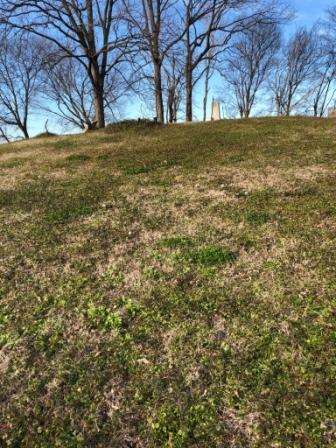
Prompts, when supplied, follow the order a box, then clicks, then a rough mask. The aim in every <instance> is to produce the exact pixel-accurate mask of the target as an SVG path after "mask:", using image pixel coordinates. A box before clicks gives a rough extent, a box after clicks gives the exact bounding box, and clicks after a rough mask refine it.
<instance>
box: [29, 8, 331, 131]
mask: <svg viewBox="0 0 336 448" xmlns="http://www.w3.org/2000/svg"><path fill="white" fill-rule="evenodd" d="M288 2H289V4H290V6H291V7H292V8H293V9H294V10H295V11H296V15H295V18H294V20H293V21H292V23H291V24H290V25H289V26H288V27H287V29H288V32H289V33H290V32H292V31H293V30H295V28H298V27H300V26H307V27H309V26H311V25H313V24H314V23H315V22H316V21H317V20H318V19H320V18H322V17H323V16H324V14H325V11H326V9H327V8H328V7H329V6H332V5H336V0H288ZM199 86H200V87H201V83H200V84H199ZM213 94H216V92H211V93H210V97H211V95H213ZM197 96H199V95H197V94H196V95H195V99H196V102H199V103H201V98H197ZM195 106H196V107H195V114H197V115H198V114H200V108H198V107H197V105H195ZM199 106H201V104H199ZM145 113H146V111H145V110H144V108H143V107H140V105H135V104H134V103H133V104H132V105H131V106H129V107H126V110H124V114H123V118H137V117H139V116H142V115H144V114H145ZM147 115H148V117H152V116H153V113H152V112H151V111H148V112H147ZM44 123H45V120H44V119H41V118H40V117H38V116H33V117H31V120H30V124H31V126H30V128H31V131H32V133H34V134H35V133H38V132H41V131H43V128H44ZM54 129H55V130H56V132H62V130H61V129H59V128H58V126H57V124H56V122H55V123H52V121H51V120H49V130H50V131H52V130H54Z"/></svg>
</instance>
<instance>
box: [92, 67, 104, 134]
mask: <svg viewBox="0 0 336 448" xmlns="http://www.w3.org/2000/svg"><path fill="white" fill-rule="evenodd" d="M89 75H90V78H91V81H92V87H93V104H94V110H95V126H96V128H98V129H101V128H104V127H105V107H104V82H103V81H102V77H101V75H100V73H99V67H98V65H97V64H94V63H92V65H91V70H90V73H89Z"/></svg>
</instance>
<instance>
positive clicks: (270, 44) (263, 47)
mask: <svg viewBox="0 0 336 448" xmlns="http://www.w3.org/2000/svg"><path fill="white" fill-rule="evenodd" d="M279 47H280V30H279V26H278V25H277V24H275V23H271V24H267V23H266V24H264V23H257V24H256V25H255V26H253V27H251V28H248V29H246V30H244V31H243V32H242V33H241V36H240V37H239V38H238V39H237V40H236V42H234V44H233V45H232V46H231V47H230V48H229V50H228V56H227V59H226V64H225V67H224V70H221V74H222V75H223V77H224V79H225V81H226V82H227V84H228V85H229V86H231V87H232V89H233V94H234V98H235V103H236V108H237V109H238V112H239V114H240V117H241V118H243V117H244V118H248V117H249V116H250V114H251V110H252V108H253V106H254V104H255V102H256V96H257V93H258V91H259V90H260V88H261V87H262V85H263V84H264V82H265V81H266V79H267V75H268V73H269V72H270V70H271V68H272V66H273V64H274V55H275V54H276V52H277V51H278V49H279Z"/></svg>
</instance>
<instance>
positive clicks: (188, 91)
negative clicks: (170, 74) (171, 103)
mask: <svg viewBox="0 0 336 448" xmlns="http://www.w3.org/2000/svg"><path fill="white" fill-rule="evenodd" d="M185 89H186V121H192V120H193V114H192V95H193V86H192V72H191V68H190V67H187V69H186V86H185Z"/></svg>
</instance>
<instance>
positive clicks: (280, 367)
mask: <svg viewBox="0 0 336 448" xmlns="http://www.w3.org/2000/svg"><path fill="white" fill-rule="evenodd" d="M333 126H334V125H333V122H332V121H328V120H313V119H304V118H292V119H258V120H257V119H256V120H248V121H244V120H243V121H226V122H225V121H223V122H218V123H208V124H197V125H177V126H168V127H159V126H158V127H152V128H151V129H150V130H149V131H146V132H136V131H134V127H131V128H132V129H129V128H128V127H127V126H126V127H124V128H123V127H121V128H118V127H116V128H115V129H114V132H111V129H108V130H107V131H106V132H101V131H99V132H94V133H89V134H86V135H80V136H66V137H64V138H61V137H55V138H53V139H45V140H35V141H34V140H31V141H26V142H18V143H15V144H12V145H6V146H1V148H0V173H1V176H0V206H1V219H0V235H1V237H0V256H1V265H0V446H5V447H6V446H9V447H29V448H32V447H48V448H49V447H62V448H63V447H90V448H91V447H102V448H106V447H113V448H119V447H121V448H126V447H129V448H130V447H133V448H143V447H146V448H147V447H160V448H161V447H167V448H171V447H174V448H181V447H194V448H196V447H197V448H201V447H204V448H212V447H218V448H219V447H221V448H226V447H232V448H233V447H235V448H248V447H262V448H271V447H274V448H275V447H277V448H280V447H281V448H295V447H297V448H299V447H300V448H302V447H309V448H317V447H327V446H330V447H332V446H335V444H336V406H335V403H336V386H335V384H336V363H335V353H336V350H335V348H336V325H335V321H336V299H335V297H336V275H335V274H336V250H335V249H336V241H335V233H336V205H335V197H336V196H335V193H336V177H335V165H336V163H335V161H336V157H335V156H336V147H335V143H336V130H335V129H333Z"/></svg>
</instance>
